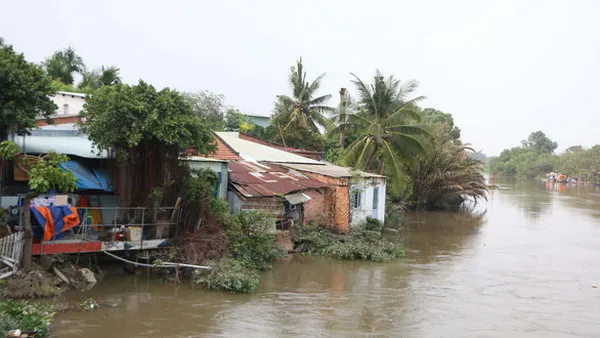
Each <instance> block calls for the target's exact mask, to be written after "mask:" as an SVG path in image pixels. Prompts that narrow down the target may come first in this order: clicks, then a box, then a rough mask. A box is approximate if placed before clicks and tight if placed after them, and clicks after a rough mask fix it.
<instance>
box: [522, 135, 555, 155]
mask: <svg viewBox="0 0 600 338" xmlns="http://www.w3.org/2000/svg"><path fill="white" fill-rule="evenodd" d="M521 143H522V144H523V148H525V149H533V150H535V151H538V152H541V153H546V154H552V153H553V152H554V150H556V148H558V143H556V142H554V141H552V140H551V139H549V138H548V137H547V136H546V134H544V133H543V132H542V131H540V130H538V131H536V132H534V133H531V135H529V137H528V138H527V140H523V141H522V142H521Z"/></svg>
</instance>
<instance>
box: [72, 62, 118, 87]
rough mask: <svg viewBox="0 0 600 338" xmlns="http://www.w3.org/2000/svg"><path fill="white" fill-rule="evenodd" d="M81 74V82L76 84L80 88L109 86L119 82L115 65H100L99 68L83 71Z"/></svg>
mask: <svg viewBox="0 0 600 338" xmlns="http://www.w3.org/2000/svg"><path fill="white" fill-rule="evenodd" d="M81 76H82V78H81V82H79V84H78V85H77V87H78V88H80V89H84V88H89V89H98V88H100V87H101V86H110V85H113V84H116V83H120V82H121V77H119V68H117V67H115V66H110V67H104V66H102V68H101V69H100V70H91V71H84V72H83V73H82V74H81Z"/></svg>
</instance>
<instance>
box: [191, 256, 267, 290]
mask: <svg viewBox="0 0 600 338" xmlns="http://www.w3.org/2000/svg"><path fill="white" fill-rule="evenodd" d="M208 265H209V266H212V269H211V270H196V271H195V272H194V284H195V285H201V286H204V287H206V288H207V289H211V290H217V291H231V292H253V291H254V290H256V288H257V287H258V272H256V270H252V269H249V268H247V267H246V264H245V263H244V262H242V261H240V260H236V259H230V258H224V259H221V260H219V261H216V262H209V263H208Z"/></svg>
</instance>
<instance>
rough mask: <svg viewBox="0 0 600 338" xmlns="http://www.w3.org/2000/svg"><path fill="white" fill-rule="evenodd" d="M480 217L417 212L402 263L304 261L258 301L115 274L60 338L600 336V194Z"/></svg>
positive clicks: (539, 189) (536, 202)
mask: <svg viewBox="0 0 600 338" xmlns="http://www.w3.org/2000/svg"><path fill="white" fill-rule="evenodd" d="M490 194H491V195H490V199H489V201H488V202H487V203H486V204H484V205H481V206H480V207H479V209H480V211H481V210H483V209H487V213H486V214H484V215H482V216H479V217H472V216H468V215H459V214H451V213H420V214H416V215H413V216H412V218H411V222H410V225H409V230H408V232H407V237H406V243H405V247H406V251H407V252H406V253H407V257H406V258H404V259H400V260H398V261H396V262H393V263H365V262H347V261H337V260H331V259H326V258H319V257H302V256H297V257H294V258H293V259H290V260H287V261H284V262H282V263H281V264H278V265H276V267H275V269H274V270H273V271H267V272H264V273H263V274H262V275H261V283H260V286H259V290H258V291H257V292H256V293H254V294H250V295H240V294H229V293H217V292H210V291H203V290H199V289H192V288H191V287H190V286H189V285H187V284H182V285H179V286H174V285H169V284H164V283H161V282H159V281H155V280H154V279H153V278H152V277H149V278H148V277H146V276H137V277H124V276H114V277H111V276H108V277H107V278H106V279H105V280H104V281H102V283H99V284H98V285H97V286H96V287H95V288H94V289H92V290H90V291H87V292H82V293H80V292H74V293H69V294H66V295H65V296H64V297H66V298H65V299H66V300H67V301H69V302H71V303H78V302H81V301H82V300H84V299H86V298H89V297H94V298H95V299H97V300H98V302H100V303H105V304H112V303H118V304H119V306H117V307H115V308H100V309H98V310H96V311H90V312H76V313H65V314H64V315H59V316H58V317H57V318H56V321H55V323H54V324H53V326H52V335H53V336H54V337H81V336H86V337H106V336H111V337H147V336H169V337H190V336H191V337H195V336H198V337H199V336H261V337H281V336H300V335H304V336H319V335H329V336H361V335H381V336H411V337H415V336H508V335H512V336H548V335H551V336H569V335H572V336H594V335H596V334H597V333H598V332H600V323H598V321H597V314H598V313H599V312H600V308H599V306H598V304H600V289H597V288H593V287H592V286H594V285H598V284H600V268H598V265H597V262H598V260H600V218H599V217H600V195H599V194H598V192H597V191H596V188H595V187H593V186H587V187H565V188H564V189H563V188H561V189H560V190H559V189H554V187H551V186H546V185H545V184H544V183H538V182H534V183H528V184H518V185H512V186H508V187H506V189H504V187H503V189H499V190H495V191H492V192H491V193H490Z"/></svg>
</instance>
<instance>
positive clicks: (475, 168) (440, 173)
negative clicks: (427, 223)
mask: <svg viewBox="0 0 600 338" xmlns="http://www.w3.org/2000/svg"><path fill="white" fill-rule="evenodd" d="M436 127H437V128H436V129H435V130H436V131H435V132H434V133H433V134H432V135H431V137H430V138H429V139H428V142H427V144H428V149H427V150H428V151H427V155H425V156H419V157H418V163H417V165H416V166H414V167H412V168H410V169H409V174H410V177H411V181H412V194H411V196H410V199H409V201H410V203H411V204H412V207H413V208H416V209H424V210H431V209H449V208H452V207H457V206H458V205H460V204H461V203H462V202H463V201H464V199H465V198H467V197H472V198H473V199H475V200H477V199H480V198H484V199H485V198H486V193H487V185H486V181H485V177H484V176H483V169H484V168H483V163H482V162H480V161H478V160H476V159H474V158H473V157H472V156H471V153H472V150H471V149H470V148H469V147H468V145H463V144H462V142H460V140H457V139H456V138H455V137H454V135H453V134H454V133H453V131H452V128H448V127H447V125H446V124H445V123H442V124H441V125H438V126H436Z"/></svg>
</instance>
